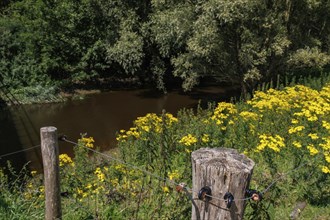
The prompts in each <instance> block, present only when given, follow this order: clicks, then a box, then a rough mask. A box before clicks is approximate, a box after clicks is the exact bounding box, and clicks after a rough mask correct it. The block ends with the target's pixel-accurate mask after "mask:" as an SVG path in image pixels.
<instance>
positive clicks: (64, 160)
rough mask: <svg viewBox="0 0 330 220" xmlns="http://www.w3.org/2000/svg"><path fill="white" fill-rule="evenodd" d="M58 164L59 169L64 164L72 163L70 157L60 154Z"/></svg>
mask: <svg viewBox="0 0 330 220" xmlns="http://www.w3.org/2000/svg"><path fill="white" fill-rule="evenodd" d="M59 162H60V167H62V166H64V165H65V164H72V163H73V161H72V159H71V157H69V156H68V155H67V154H60V156H59Z"/></svg>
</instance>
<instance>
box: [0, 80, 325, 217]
mask: <svg viewBox="0 0 330 220" xmlns="http://www.w3.org/2000/svg"><path fill="white" fill-rule="evenodd" d="M322 82H327V83H325V84H323V83H322ZM329 83H330V78H329V76H328V77H327V78H325V79H323V80H320V79H317V80H315V81H314V82H313V83H311V86H306V85H301V84H300V85H293V86H288V87H284V88H279V89H276V90H275V89H272V88H271V89H268V90H264V91H257V92H255V93H254V95H253V98H251V99H249V100H248V101H246V102H238V103H236V104H234V103H228V102H220V103H217V104H216V105H212V104H210V106H209V107H208V108H207V109H201V108H199V109H198V110H197V111H194V110H192V109H183V110H181V111H180V112H179V113H178V114H177V116H176V117H175V116H174V115H172V114H169V113H166V112H164V113H163V114H161V115H157V114H154V113H149V114H147V115H145V116H144V117H139V118H137V119H136V120H135V121H134V126H133V127H131V128H130V129H128V130H121V131H119V132H118V135H117V140H118V147H119V150H118V152H117V153H116V154H104V153H97V152H99V151H98V150H97V149H96V148H95V146H94V139H93V138H92V137H87V136H82V137H81V139H80V140H78V143H77V144H76V145H75V146H74V151H75V157H74V158H71V157H69V156H68V155H66V154H61V155H60V157H59V160H60V175H61V191H62V192H63V193H62V194H63V196H64V197H62V207H63V219H120V220H121V219H190V215H191V207H192V205H191V201H190V199H189V197H188V196H187V195H186V194H185V193H184V192H182V191H177V190H176V184H178V183H181V182H184V183H186V184H187V187H188V189H189V188H192V187H191V183H192V182H191V159H190V155H191V152H192V151H194V150H196V149H199V148H201V147H228V148H234V149H237V150H238V151H239V152H240V153H243V154H245V155H247V156H248V157H250V158H251V159H253V160H254V161H255V162H256V166H255V168H254V172H253V175H252V179H251V185H250V187H251V188H252V189H256V190H259V191H260V192H265V193H264V194H263V200H262V201H260V202H252V201H247V207H246V212H245V216H244V219H287V218H288V216H289V215H290V213H291V212H292V210H293V209H294V207H295V205H296V204H297V202H301V201H303V202H306V203H307V206H306V208H305V209H304V210H303V211H302V210H301V213H300V217H301V218H302V219H318V220H323V219H328V217H329V216H330V207H329V204H330V187H329V186H330V84H329ZM312 85H313V86H312ZM71 142H72V141H71ZM91 149H92V150H93V153H94V155H93V156H92V157H91V155H90V153H91V152H90V150H91ZM95 150H96V151H95ZM5 171H7V173H8V171H11V173H12V174H11V175H10V176H9V177H8V176H7V175H5ZM29 174H30V173H29V172H28V171H27V170H24V169H23V170H22V171H21V172H19V173H15V172H14V171H13V170H12V169H10V166H9V169H4V168H3V169H2V170H1V172H0V186H1V192H0V218H1V219H43V218H44V187H43V181H42V175H41V174H38V173H36V171H32V172H31V175H29Z"/></svg>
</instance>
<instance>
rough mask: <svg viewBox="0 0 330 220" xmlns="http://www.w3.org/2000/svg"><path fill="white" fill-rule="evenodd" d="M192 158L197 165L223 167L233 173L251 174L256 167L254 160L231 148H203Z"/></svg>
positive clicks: (192, 155)
mask: <svg viewBox="0 0 330 220" xmlns="http://www.w3.org/2000/svg"><path fill="white" fill-rule="evenodd" d="M191 157H192V158H193V160H195V161H196V164H203V165H204V166H216V167H223V168H225V169H226V170H228V169H230V170H231V171H233V170H238V171H239V172H250V170H251V169H253V167H254V165H255V163H254V161H253V160H251V159H250V158H248V157H247V156H245V155H244V154H240V153H238V151H237V150H235V149H230V148H201V149H199V150H196V151H194V152H192V154H191Z"/></svg>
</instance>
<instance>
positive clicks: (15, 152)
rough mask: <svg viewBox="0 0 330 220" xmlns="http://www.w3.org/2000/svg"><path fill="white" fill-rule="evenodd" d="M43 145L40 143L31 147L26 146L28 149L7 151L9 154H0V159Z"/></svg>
mask: <svg viewBox="0 0 330 220" xmlns="http://www.w3.org/2000/svg"><path fill="white" fill-rule="evenodd" d="M40 146H41V145H40V144H38V145H35V146H33V147H29V148H26V149H23V150H18V151H14V152H11V153H7V154H3V155H0V159H2V158H3V157H7V156H10V155H14V154H18V153H22V152H25V151H29V150H32V149H34V148H38V147H40Z"/></svg>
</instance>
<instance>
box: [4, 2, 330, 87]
mask: <svg viewBox="0 0 330 220" xmlns="http://www.w3.org/2000/svg"><path fill="white" fill-rule="evenodd" d="M0 13H1V17H0V82H1V83H2V84H3V85H4V86H5V87H6V88H7V89H9V90H11V91H15V90H19V89H22V88H34V89H35V88H36V87H38V88H40V89H39V90H38V91H48V92H49V93H51V92H56V90H57V89H58V88H63V87H67V86H70V85H72V84H73V83H75V84H77V83H78V84H86V83H89V82H93V81H94V82H95V81H99V80H100V79H109V78H132V77H134V78H135V80H136V79H137V81H139V82H140V83H141V84H144V83H148V85H153V86H155V87H157V88H158V89H160V90H164V91H165V90H166V88H167V87H168V86H169V84H170V83H169V82H173V81H172V80H173V79H178V80H179V82H181V83H182V88H183V89H184V90H186V91H187V90H190V89H192V88H193V87H194V86H196V85H198V83H199V82H200V80H201V79H202V78H205V77H208V78H209V77H212V78H213V79H214V80H216V81H218V82H224V83H230V84H234V85H239V86H241V88H242V91H243V92H244V91H248V90H249V89H251V88H252V87H254V86H255V85H257V84H258V83H260V82H268V81H270V80H274V79H276V78H277V77H278V76H281V78H284V77H289V78H290V77H300V76H302V77H304V76H307V75H311V74H318V73H322V72H324V71H328V70H329V66H330V65H329V64H330V1H329V0H235V1H230V0H151V1H148V0H134V1H124V0H3V1H1V4H0ZM282 76H283V77H282ZM3 85H2V86H3ZM45 88H46V90H45Z"/></svg>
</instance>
